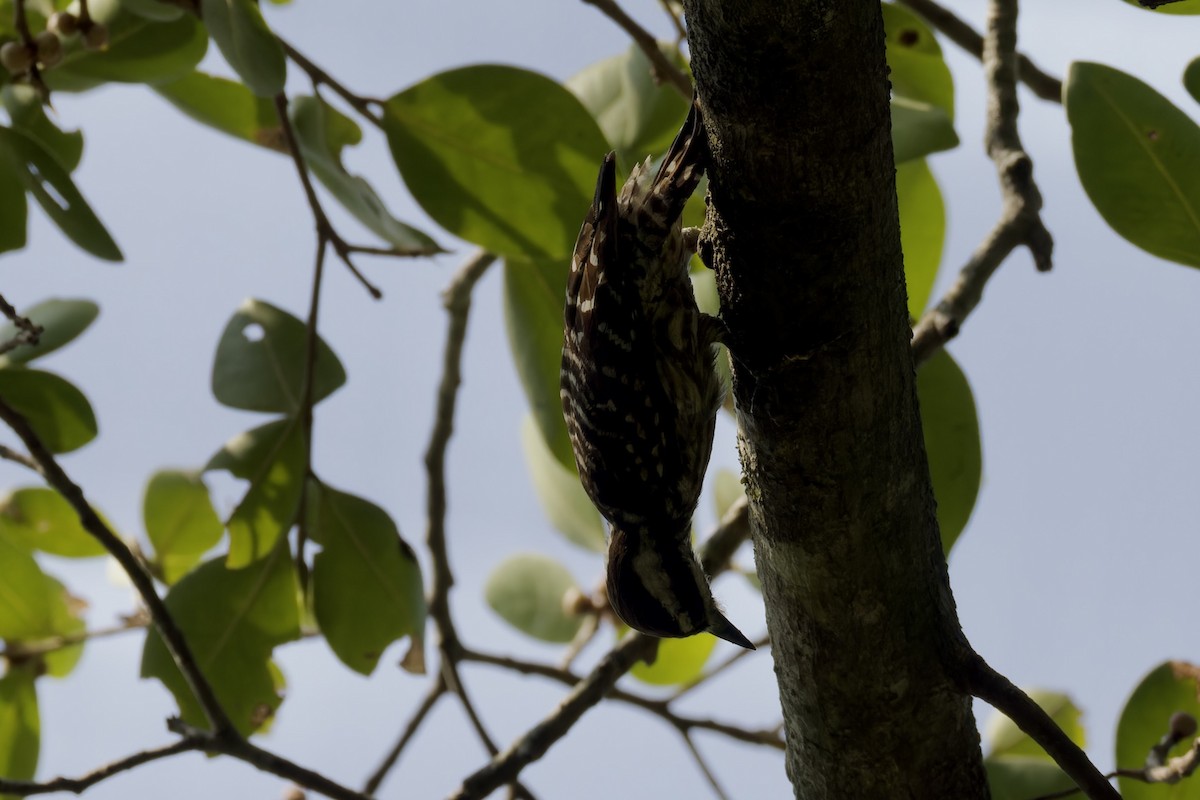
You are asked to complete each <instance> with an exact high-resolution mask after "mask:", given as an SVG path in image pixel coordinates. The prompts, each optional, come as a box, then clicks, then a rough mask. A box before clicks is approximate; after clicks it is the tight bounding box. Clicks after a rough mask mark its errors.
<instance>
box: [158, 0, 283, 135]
mask: <svg viewBox="0 0 1200 800" xmlns="http://www.w3.org/2000/svg"><path fill="white" fill-rule="evenodd" d="M150 2H154V3H156V4H159V5H162V2H161V0H150ZM154 91H156V92H158V93H159V94H160V95H162V97H163V98H164V99H165V100H167V102H169V103H171V105H173V106H175V107H176V108H178V109H179V110H180V111H182V112H183V113H185V114H187V115H188V116H189V117H191V118H192V119H194V120H196V121H197V122H199V123H202V124H204V125H208V126H209V127H212V128H216V129H217V130H219V131H221V132H222V133H227V134H229V135H230V136H234V137H237V138H238V139H244V140H245V141H247V142H251V143H253V144H257V145H260V146H262V147H266V148H268V149H270V150H277V151H279V152H283V153H286V152H287V143H286V142H285V141H284V138H283V129H282V128H281V127H280V126H279V116H278V115H277V114H276V111H275V104H274V103H273V102H272V101H271V100H270V99H268V98H265V97H257V96H255V94H254V92H252V91H250V90H249V89H247V88H246V86H245V85H244V84H241V83H238V82H237V81H231V80H229V79H228V78H218V77H217V76H216V75H209V74H207V73H204V72H193V73H191V74H190V75H185V76H184V77H182V78H179V79H178V80H174V81H170V82H168V83H160V84H158V85H157V86H155V87H154Z"/></svg>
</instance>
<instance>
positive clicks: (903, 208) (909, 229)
mask: <svg viewBox="0 0 1200 800" xmlns="http://www.w3.org/2000/svg"><path fill="white" fill-rule="evenodd" d="M896 201H897V202H898V203H899V206H900V246H901V247H903V248H904V279H905V282H906V283H907V284H908V313H909V316H911V317H912V318H913V319H918V318H920V316H921V312H922V311H924V310H925V306H926V305H928V303H929V295H930V293H931V292H932V291H933V284H934V281H935V280H937V273H938V267H939V266H940V265H941V263H942V246H943V244H945V241H946V207H945V205H944V204H943V203H942V192H941V189H939V188H938V184H937V180H935V179H934V177H933V173H932V172H930V171H929V165H928V164H926V163H925V159H913V160H912V161H905V162H904V163H903V164H898V165H897V166H896Z"/></svg>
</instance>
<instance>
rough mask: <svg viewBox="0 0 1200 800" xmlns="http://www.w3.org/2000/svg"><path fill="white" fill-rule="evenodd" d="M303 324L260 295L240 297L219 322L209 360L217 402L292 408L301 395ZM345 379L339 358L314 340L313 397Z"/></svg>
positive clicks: (287, 411)
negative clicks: (213, 355)
mask: <svg viewBox="0 0 1200 800" xmlns="http://www.w3.org/2000/svg"><path fill="white" fill-rule="evenodd" d="M307 347H308V329H307V327H306V326H305V324H304V323H303V322H301V321H300V320H298V319H296V318H295V317H293V316H292V315H291V314H289V313H287V312H286V311H282V310H280V309H278V308H276V307H275V306H273V305H271V304H270V303H265V302H263V301H262V300H253V299H251V300H246V301H245V302H244V303H242V305H241V306H240V307H239V308H238V310H237V313H235V314H234V315H233V317H232V318H231V319H230V320H229V323H228V324H227V325H226V326H225V331H224V332H223V333H222V334H221V340H220V342H218V343H217V355H216V358H215V359H214V361H213V373H212V391H213V395H214V396H215V397H216V398H217V400H218V401H219V402H221V403H222V404H224V405H227V406H230V407H231V408H241V409H244V410H246V411H273V412H279V413H284V414H298V413H300V411H301V408H300V406H301V400H302V398H303V395H304V361H305V354H306V351H307ZM345 382H346V371H345V369H343V368H342V362H341V361H339V360H338V357H337V356H336V355H335V354H334V352H333V351H332V350H331V349H329V345H327V344H325V341H324V340H323V339H320V340H318V342H317V354H316V372H315V373H314V375H313V402H314V403H319V402H320V401H321V400H324V399H325V398H326V397H328V396H329V395H331V394H333V393H334V392H335V391H336V390H337V389H338V388H340V387H341V385H342V384H344V383H345Z"/></svg>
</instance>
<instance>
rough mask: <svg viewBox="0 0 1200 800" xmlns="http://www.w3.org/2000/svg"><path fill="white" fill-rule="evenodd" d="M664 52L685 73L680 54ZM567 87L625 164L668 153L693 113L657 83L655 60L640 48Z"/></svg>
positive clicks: (595, 67)
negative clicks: (594, 120) (682, 125)
mask: <svg viewBox="0 0 1200 800" xmlns="http://www.w3.org/2000/svg"><path fill="white" fill-rule="evenodd" d="M659 47H660V48H661V49H662V51H663V52H664V53H665V54H666V55H667V56H668V57H669V58H672V59H674V60H675V61H676V63H677V64H678V65H679V66H680V67H684V68H686V65H685V62H684V60H683V57H682V56H681V55H680V54H679V50H678V48H676V47H675V46H674V45H671V44H667V43H661V44H660V45H659ZM566 86H567V88H568V89H570V90H571V91H572V92H573V93H574V94H575V96H576V97H578V98H579V100H580V102H582V103H583V105H584V107H585V108H586V109H587V110H588V111H589V112H591V115H592V116H593V117H595V119H596V122H598V123H599V124H600V130H601V131H603V133H604V136H605V137H606V138H607V139H608V141H609V143H610V144H611V145H612V146H613V148H614V149H615V150H616V151H617V155H618V156H619V157H620V159H621V160H622V161H623V162H624V163H625V164H633V163H636V162H638V161H641V160H642V159H643V158H645V157H646V156H648V155H650V154H654V153H657V154H660V155H661V154H662V153H664V152H666V149H667V148H668V147H670V145H671V141H672V140H673V139H674V138H675V134H676V133H678V131H679V125H680V123H681V122H682V121H683V119H684V118H685V117H686V116H687V113H688V105H689V103H688V101H687V100H686V99H685V98H684V97H683V96H682V95H681V94H680V93H679V92H678V91H677V90H676V89H675V88H674V87H673V86H671V85H669V84H665V83H664V84H659V83H656V82H655V80H654V72H653V70H652V69H651V66H650V60H649V59H648V58H646V54H645V53H643V52H642V49H641V48H640V47H638V46H637V45H636V44H634V45H630V46H629V48H628V49H627V50H625V51H624V52H622V53H620V54H618V55H615V56H612V57H610V58H606V59H604V60H603V61H598V62H596V63H595V64H592V65H591V66H588V67H585V68H584V69H583V71H582V72H579V73H578V74H576V75H575V76H574V77H573V78H571V79H570V80H568V81H567V83H566Z"/></svg>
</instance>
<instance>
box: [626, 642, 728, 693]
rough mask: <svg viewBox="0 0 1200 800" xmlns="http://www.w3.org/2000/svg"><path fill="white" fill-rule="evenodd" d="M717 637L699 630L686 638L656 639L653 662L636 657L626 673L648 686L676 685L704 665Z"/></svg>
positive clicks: (691, 677)
mask: <svg viewBox="0 0 1200 800" xmlns="http://www.w3.org/2000/svg"><path fill="white" fill-rule="evenodd" d="M716 644H717V639H716V637H715V636H713V635H712V634H708V633H700V634H697V635H695V636H689V637H687V638H686V639H660V640H659V641H658V657H657V658H655V659H654V663H653V664H647V663H646V662H645V661H639V662H638V663H636V664H634V665H633V669H631V670H630V671H629V674H630V675H632V676H633V677H635V678H637V679H638V680H639V681H641V682H642V683H648V684H651V685H652V686H677V685H679V684H684V683H691V682H692V681H694V680H695V679H696V678H699V677H700V675H701V674H703V672H704V665H705V664H706V663H708V657H709V656H711V655H712V651H713V648H714V647H715V646H716Z"/></svg>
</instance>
